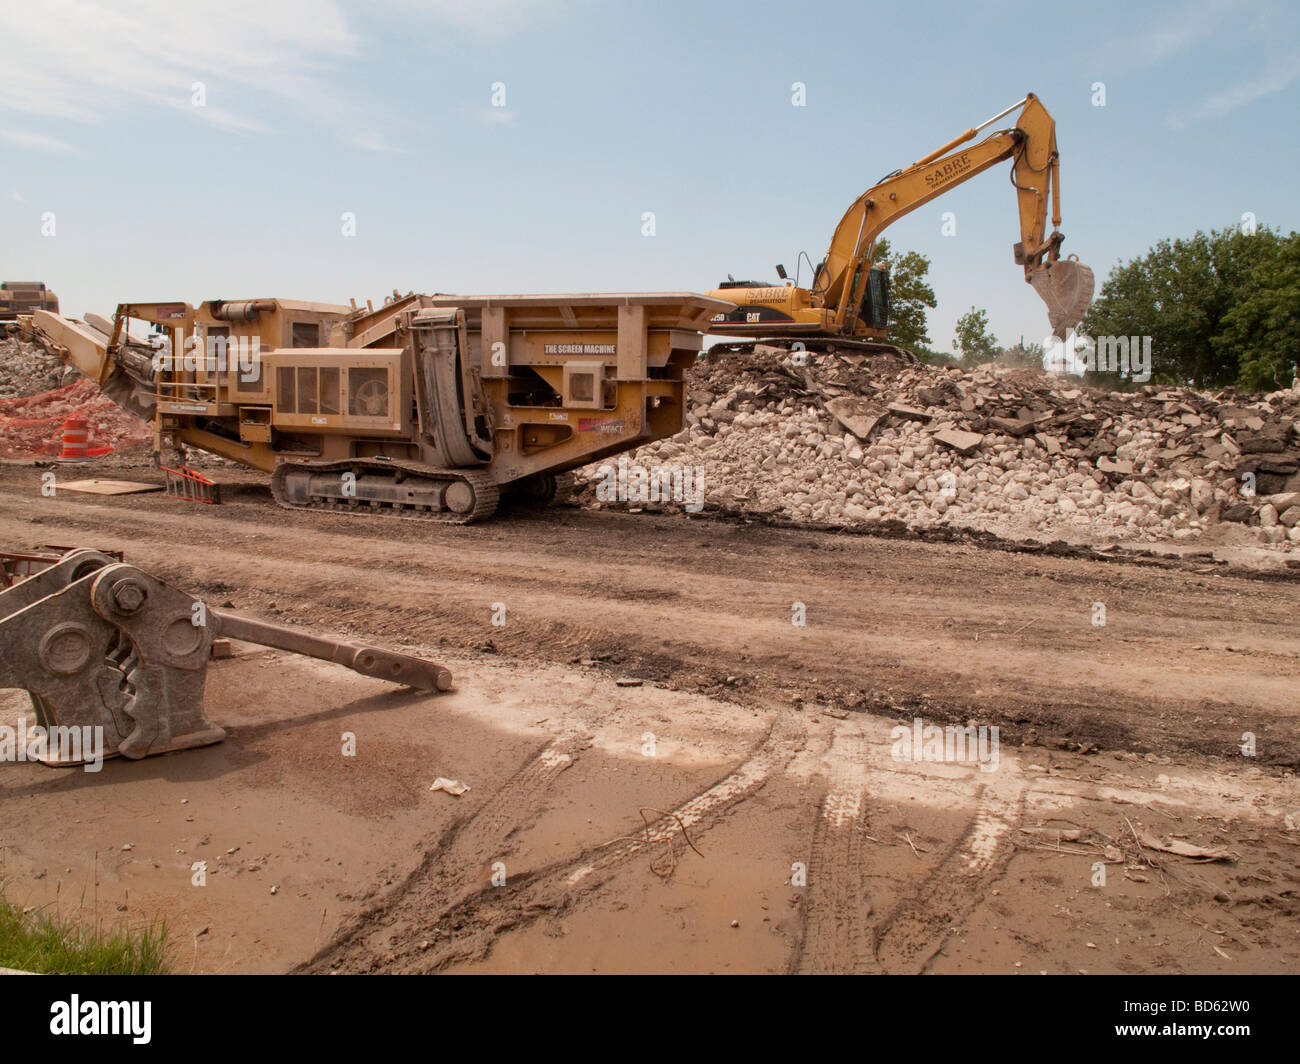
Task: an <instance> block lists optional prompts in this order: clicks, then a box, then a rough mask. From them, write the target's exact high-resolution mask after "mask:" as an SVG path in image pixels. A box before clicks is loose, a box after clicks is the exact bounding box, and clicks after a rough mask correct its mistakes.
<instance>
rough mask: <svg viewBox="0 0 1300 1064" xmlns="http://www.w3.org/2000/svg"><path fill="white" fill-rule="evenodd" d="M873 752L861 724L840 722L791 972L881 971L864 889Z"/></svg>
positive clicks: (815, 830) (815, 831)
mask: <svg viewBox="0 0 1300 1064" xmlns="http://www.w3.org/2000/svg"><path fill="white" fill-rule="evenodd" d="M869 756H870V751H869V749H868V745H867V740H866V737H865V736H863V735H862V733H861V729H860V727H859V726H857V725H848V724H842V725H841V726H840V727H839V728H837V729H836V731H835V734H834V736H833V737H832V739H831V746H830V749H829V751H828V752H827V755H826V757H827V759H828V761H829V762H830V764H829V772H828V776H829V779H828V781H827V787H826V792H825V794H824V795H823V796H822V800H821V804H820V806H819V807H818V811H817V821H816V824H815V826H814V827H813V840H812V852H811V854H810V856H809V859H808V883H809V888H810V889H809V891H808V905H807V909H806V910H805V925H804V934H803V937H802V939H801V940H800V943H799V945H798V947H797V949H796V952H795V954H794V956H793V957H792V958H791V960H790V966H789V970H790V971H791V972H799V973H808V974H821V975H828V974H836V973H843V974H848V973H871V972H878V971H879V970H880V968H879V965H878V964H877V963H876V959H875V939H874V937H873V935H872V930H871V927H870V918H871V910H872V905H871V898H870V896H869V895H868V894H867V892H866V891H865V890H864V889H863V885H864V883H865V880H866V870H867V862H868V859H867V856H866V855H865V854H864V852H863V845H864V843H865V841H866V840H865V839H864V837H863V836H864V834H865V832H866V828H867V825H866V822H865V819H866V818H865V813H866V797H867V784H868V779H869V772H868V766H867V760H868V758H869Z"/></svg>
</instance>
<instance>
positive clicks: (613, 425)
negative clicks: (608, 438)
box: [578, 417, 623, 432]
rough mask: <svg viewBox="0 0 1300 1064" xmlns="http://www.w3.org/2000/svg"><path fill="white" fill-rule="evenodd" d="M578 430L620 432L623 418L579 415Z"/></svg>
mask: <svg viewBox="0 0 1300 1064" xmlns="http://www.w3.org/2000/svg"><path fill="white" fill-rule="evenodd" d="M578 431H579V432H622V431H623V419H622V418H621V417H580V418H578Z"/></svg>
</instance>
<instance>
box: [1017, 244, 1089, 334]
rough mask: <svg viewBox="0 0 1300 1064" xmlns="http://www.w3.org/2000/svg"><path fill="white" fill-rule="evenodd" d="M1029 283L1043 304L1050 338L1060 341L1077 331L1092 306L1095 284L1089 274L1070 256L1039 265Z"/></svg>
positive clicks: (1080, 263)
mask: <svg viewBox="0 0 1300 1064" xmlns="http://www.w3.org/2000/svg"><path fill="white" fill-rule="evenodd" d="M1029 283H1030V284H1031V285H1033V286H1034V291H1035V292H1037V293H1038V294H1039V295H1040V296H1041V297H1042V299H1043V302H1044V303H1046V304H1047V320H1048V321H1049V322H1050V323H1051V326H1052V335H1053V336H1054V337H1055V338H1056V339H1058V340H1062V341H1063V340H1064V339H1065V334H1066V333H1068V332H1069V331H1070V330H1072V329H1077V328H1078V326H1079V322H1081V321H1083V316H1084V315H1085V314H1087V313H1088V307H1089V306H1091V305H1092V290H1093V285H1094V284H1095V283H1096V279H1095V278H1094V277H1093V274H1092V270H1091V269H1089V268H1088V267H1087V266H1085V265H1084V264H1083V263H1082V262H1080V261H1079V260H1078V259H1077V258H1074V257H1073V256H1072V257H1070V258H1068V259H1058V260H1057V261H1056V262H1045V263H1043V265H1041V266H1039V267H1038V268H1037V269H1036V270H1034V271H1033V272H1032V273H1031V274H1030V275H1029Z"/></svg>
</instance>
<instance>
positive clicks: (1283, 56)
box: [0, 0, 1300, 349]
mask: <svg viewBox="0 0 1300 1064" xmlns="http://www.w3.org/2000/svg"><path fill="white" fill-rule="evenodd" d="M4 24H5V26H6V30H7V33H6V38H5V49H4V52H5V58H4V62H3V65H0V249H2V251H0V275H2V276H0V279H8V278H13V279H41V280H45V281H46V282H47V283H48V284H50V285H51V287H53V288H54V289H55V290H56V291H57V292H58V294H59V295H60V297H61V299H62V301H63V309H64V312H65V313H71V314H76V315H80V314H82V313H83V312H85V311H87V310H95V311H99V312H101V313H109V312H111V310H112V308H113V307H114V306H115V305H116V304H117V303H118V302H119V301H124V300H140V301H144V300H162V299H182V300H187V301H190V302H197V301H199V300H203V299H212V298H225V299H234V298H242V297H248V296H266V295H279V296H286V297H293V298H304V299H319V300H325V301H336V302H346V301H347V299H348V297H350V296H355V297H357V298H358V299H366V298H372V299H375V300H376V301H378V299H379V298H380V297H382V296H383V295H384V293H386V292H389V291H391V290H392V289H393V288H400V289H401V290H402V291H406V290H408V289H415V290H417V291H428V292H432V291H444V292H545V291H629V290H660V291H662V290H680V289H689V290H696V291H702V290H707V289H709V288H712V287H714V286H715V285H716V284H717V282H718V281H720V280H721V279H722V278H724V277H725V276H726V274H727V273H728V272H730V273H734V274H735V275H736V276H737V277H743V278H750V277H753V278H757V279H768V278H771V277H773V276H774V270H773V268H772V267H773V264H775V263H777V262H783V263H785V264H786V265H787V267H789V268H790V269H791V273H792V275H793V267H794V264H795V258H796V255H797V254H798V252H799V251H800V250H805V251H807V252H808V254H809V256H810V257H811V258H812V260H813V261H814V262H816V261H817V260H818V259H819V258H820V256H821V255H822V253H823V252H824V251H825V248H826V244H827V242H828V240H829V238H830V235H831V232H832V230H833V228H834V226H835V224H836V222H837V221H838V220H839V217H840V215H841V214H842V213H843V211H844V209H845V208H846V207H847V206H848V205H849V203H850V202H852V200H853V199H854V198H855V197H856V196H857V195H858V194H859V193H861V192H862V191H863V190H864V189H865V188H867V187H868V186H870V185H871V184H872V183H874V182H875V181H876V180H877V179H879V178H880V177H881V176H883V175H884V174H886V173H888V172H889V171H891V170H894V169H896V168H898V167H900V166H905V165H907V164H909V163H911V162H913V161H914V160H915V159H917V158H918V157H920V156H921V155H923V154H925V153H927V152H928V151H930V150H931V149H933V148H936V147H938V146H939V145H940V144H942V143H943V142H945V141H946V140H948V139H949V138H951V137H952V136H954V135H956V134H958V133H960V132H961V131H962V130H964V129H966V128H967V127H968V126H971V125H974V124H976V123H978V122H981V121H983V120H984V119H986V118H988V117H990V116H991V115H993V114H995V113H996V112H998V111H1000V110H1002V109H1003V108H1004V107H1005V106H1007V105H1008V104H1011V103H1013V102H1015V101H1016V100H1018V99H1020V98H1021V97H1022V96H1023V95H1024V93H1025V92H1026V91H1033V92H1036V93H1037V94H1038V95H1039V96H1040V97H1041V98H1042V99H1043V101H1044V103H1046V105H1047V107H1048V108H1049V110H1051V111H1052V113H1053V114H1054V116H1055V117H1056V120H1057V137H1058V142H1059V146H1060V151H1061V157H1062V161H1061V177H1062V215H1063V221H1062V226H1061V228H1062V231H1063V232H1064V233H1065V234H1066V238H1067V239H1066V243H1065V251H1066V252H1067V253H1074V254H1077V255H1079V257H1080V258H1081V259H1082V260H1083V261H1085V262H1087V263H1089V264H1090V265H1092V266H1093V267H1094V268H1095V269H1096V270H1097V274H1098V282H1099V283H1100V281H1101V279H1102V278H1103V277H1104V276H1105V273H1106V271H1107V270H1108V269H1109V268H1110V267H1111V266H1112V265H1113V264H1114V263H1115V262H1116V261H1117V260H1120V259H1127V258H1130V257H1133V256H1136V255H1140V254H1142V253H1144V252H1145V251H1146V249H1147V248H1148V247H1149V246H1150V245H1151V244H1152V243H1153V242H1154V241H1156V240H1158V239H1160V238H1162V237H1166V236H1180V235H1190V234H1191V233H1192V232H1193V231H1194V230H1196V229H1197V228H1203V229H1208V228H1211V227H1213V228H1222V227H1226V226H1231V225H1235V224H1239V222H1240V220H1241V217H1242V215H1243V214H1244V213H1245V212H1253V214H1254V215H1255V216H1256V217H1257V218H1258V221H1259V223H1260V224H1261V225H1272V226H1276V227H1279V228H1281V229H1282V230H1284V231H1290V230H1292V229H1294V228H1296V227H1297V225H1296V223H1297V214H1298V213H1300V211H1298V210H1297V196H1296V192H1295V189H1296V187H1297V174H1298V173H1300V158H1298V156H1300V149H1298V148H1297V138H1296V127H1297V120H1296V111H1297V102H1298V101H1297V85H1298V84H1300V9H1297V7H1296V5H1294V4H1292V3H1289V2H1286V0H1238V2H1233V0H1171V2H1160V3H1149V4H1134V3H1108V2H1101V3H1089V4H1075V5H1061V7H1060V8H1054V7H1051V6H1049V5H1044V4H1042V3H1012V2H1002V3H998V2H994V3H984V4H978V5H977V4H969V3H961V4H928V3H921V2H915V3H911V4H857V3H832V4H812V3H808V4H790V3H765V2H761V0H748V2H745V3H733V2H719V3H703V2H699V3H691V2H681V3H679V2H664V3H653V4H647V3H625V2H617V0H611V2H605V3H599V2H594V0H589V2H580V0H574V2H564V0H477V2H468V0H465V2H462V0H431V2H428V3H417V2H414V0H377V2H371V3H366V4H350V3H342V2H336V0H286V2H279V0H263V2H260V3H254V2H249V0H222V2H220V3H206V2H197V3H185V2H177V0H167V2H163V0H140V2H123V3H117V4H113V3H94V2H74V0H42V2H41V3H39V4H28V5H22V6H21V7H20V5H17V4H7V5H6V11H5V15H4ZM195 82H202V83H203V86H204V88H203V92H204V102H205V106H203V107H197V106H194V104H193V100H194V89H193V86H194V83H195ZM795 82H802V83H803V84H804V85H805V86H806V106H803V107H795V106H792V102H791V99H792V85H793V84H794V83H795ZM1096 82H1103V83H1104V85H1105V94H1106V105H1105V106H1104V107H1098V106H1094V105H1093V97H1094V90H1093V85H1094V83H1096ZM496 83H500V84H501V85H503V86H504V90H505V107H494V106H493V86H494V84H496ZM498 98H499V97H498ZM999 124H1000V123H999ZM1006 169H1007V168H1006V166H998V167H996V168H994V169H993V170H990V171H988V172H987V173H985V174H983V175H981V176H979V177H976V178H974V179H972V180H971V181H969V182H967V183H966V184H965V185H963V186H961V187H960V188H958V189H957V190H955V191H953V192H951V193H949V194H948V195H946V196H943V197H940V198H939V199H938V200H936V201H934V202H932V203H931V204H928V205H927V206H925V207H923V208H921V209H920V210H918V211H916V212H915V213H913V214H912V215H910V216H908V217H907V218H905V219H903V220H901V221H900V222H899V223H897V224H896V225H895V226H893V227H892V228H891V229H890V230H889V231H888V232H887V234H886V235H887V236H888V237H889V239H890V241H891V242H892V243H893V244H894V246H895V247H896V248H905V249H915V250H918V251H921V252H923V253H925V254H926V255H928V256H929V257H930V259H931V260H932V262H933V266H932V270H931V279H932V282H933V285H934V288H935V290H936V293H937V295H938V299H939V307H938V310H937V311H935V312H933V313H932V314H931V316H930V324H931V330H930V331H931V337H932V339H933V340H934V342H935V346H936V347H939V348H943V349H948V348H950V346H951V342H952V335H953V325H954V323H955V321H956V319H957V317H958V315H959V314H961V313H962V312H964V311H965V310H966V309H967V308H968V307H970V306H971V305H972V304H973V305H976V306H980V307H984V308H987V309H988V311H989V314H990V325H991V328H992V331H993V332H994V333H995V334H996V335H997V336H998V337H999V339H1001V340H1002V341H1004V342H1012V341H1014V340H1015V339H1017V338H1018V337H1019V336H1021V335H1024V336H1025V337H1026V339H1029V340H1041V339H1042V338H1043V336H1044V334H1045V333H1046V332H1047V327H1046V316H1045V314H1044V313H1043V308H1042V304H1041V303H1040V302H1039V301H1038V299H1037V297H1036V296H1034V294H1033V293H1032V292H1031V291H1030V289H1029V288H1028V286H1027V285H1025V284H1024V281H1023V275H1022V272H1021V271H1020V269H1019V268H1018V267H1016V266H1015V265H1014V264H1013V262H1012V258H1011V245H1012V243H1013V242H1014V241H1015V240H1016V239H1017V238H1018V234H1017V222H1016V213H1015V198H1014V192H1013V190H1012V189H1011V188H1010V186H1009V184H1008V182H1007V177H1006V173H1005V171H1006ZM647 211H652V212H654V216H655V235H654V236H651V237H647V236H643V235H642V228H643V225H642V216H643V214H644V212H647ZM945 211H952V212H954V213H955V214H956V218H957V233H956V235H955V236H949V237H945V236H943V235H941V233H940V226H941V215H942V213H943V212H945ZM46 212H53V215H54V225H55V235H53V236H43V235H42V216H43V215H45V213H46ZM344 212H351V213H352V214H353V215H354V216H355V226H356V235H355V236H344V235H343V234H342V228H343V222H342V220H341V219H342V215H343V214H344ZM805 272H806V271H805Z"/></svg>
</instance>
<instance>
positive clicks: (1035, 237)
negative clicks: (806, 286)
mask: <svg viewBox="0 0 1300 1064" xmlns="http://www.w3.org/2000/svg"><path fill="white" fill-rule="evenodd" d="M1017 108H1020V109H1021V110H1020V114H1019V116H1018V117H1017V119H1016V125H1015V126H1014V127H1013V128H1011V129H1003V130H999V131H997V132H994V133H991V134H989V135H988V136H987V137H985V138H984V139H983V140H982V141H980V142H978V143H977V144H973V145H970V146H969V147H967V146H966V145H968V144H970V142H971V141H973V140H974V139H975V138H976V136H978V135H979V133H980V131H981V130H983V129H986V128H987V127H988V126H991V125H992V124H993V123H994V122H996V121H998V120H999V119H1001V118H1003V117H1005V116H1006V115H1008V114H1010V113H1011V112H1012V111H1014V110H1016V109H1017ZM1006 159H1011V160H1012V168H1011V183H1012V185H1013V186H1014V187H1015V190H1016V199H1017V201H1018V206H1019V213H1020V241H1019V242H1018V243H1017V244H1016V245H1015V249H1014V250H1015V261H1016V263H1017V264H1019V265H1022V266H1023V267H1024V270H1025V280H1026V281H1028V282H1029V283H1030V284H1031V285H1033V286H1034V290H1035V291H1037V292H1038V294H1039V295H1040V296H1042V298H1043V299H1044V301H1045V302H1046V303H1047V307H1048V318H1049V320H1050V321H1051V324H1052V329H1053V332H1054V334H1055V335H1057V336H1058V337H1060V338H1064V336H1065V332H1066V331H1067V330H1068V329H1072V328H1074V327H1075V326H1077V325H1078V323H1079V321H1080V320H1081V319H1082V317H1083V315H1084V313H1085V312H1086V311H1087V309H1088V305H1089V304H1090V303H1091V302H1092V291H1093V274H1092V271H1091V270H1090V269H1089V268H1088V267H1086V266H1083V265H1081V264H1080V263H1078V262H1077V261H1075V260H1070V259H1067V260H1061V258H1060V246H1061V241H1062V240H1063V239H1064V237H1063V236H1062V234H1061V233H1060V232H1059V230H1058V228H1057V227H1058V226H1059V225H1060V224H1061V196H1060V156H1059V155H1058V153H1057V150H1056V122H1055V121H1054V120H1053V118H1052V116H1051V115H1050V114H1049V113H1048V111H1047V108H1046V107H1044V106H1043V104H1042V101H1041V100H1039V99H1038V97H1037V96H1035V95H1034V94H1033V93H1029V94H1028V95H1026V96H1025V98H1024V99H1023V100H1021V101H1019V102H1018V103H1015V104H1012V106H1010V107H1008V108H1007V109H1006V110H1004V111H1001V112H999V113H998V114H996V115H994V116H993V117H992V118H990V119H989V120H988V121H986V122H983V123H981V124H980V125H978V126H975V127H973V128H971V129H968V130H966V132H965V133H962V134H961V135H960V136H958V137H955V138H953V139H952V140H950V141H949V142H948V143H947V144H945V145H943V146H942V147H941V148H937V149H935V150H934V151H932V152H931V153H930V154H929V155H926V156H924V157H923V158H921V159H918V160H917V161H916V162H914V163H913V164H912V165H911V166H909V167H907V168H906V169H904V170H899V171H896V172H895V173H892V174H890V175H889V176H888V177H886V178H884V179H883V180H882V181H880V182H878V183H877V184H875V185H873V186H872V187H871V188H869V189H867V191H866V192H864V193H863V194H862V195H861V196H859V197H858V198H857V199H856V200H855V201H854V203H853V205H852V206H851V207H849V209H848V210H847V211H846V212H845V213H844V217H843V218H841V219H840V223H839V225H838V226H836V227H835V233H834V235H833V236H832V238H831V243H830V248H829V249H828V250H827V252H826V257H825V259H824V260H823V261H822V263H821V265H820V266H819V267H818V269H817V271H816V276H815V278H814V282H813V289H812V296H813V298H814V300H818V299H820V302H821V304H822V306H823V307H824V308H826V309H827V310H830V311H833V312H834V315H835V316H834V323H835V331H836V332H838V333H840V334H842V335H848V334H851V333H852V331H853V324H854V322H853V318H854V316H855V315H856V313H857V308H858V307H859V306H860V305H861V301H862V294H863V288H864V287H865V285H866V282H867V273H868V270H869V269H870V266H871V260H872V252H873V249H874V245H875V241H876V238H877V237H878V236H879V235H880V234H881V233H882V232H883V231H884V230H885V229H886V228H887V227H888V226H889V225H891V224H892V223H893V222H894V221H895V220H897V219H898V218H901V217H902V216H903V215H905V214H908V213H910V212H911V211H914V210H916V209H917V208H918V207H921V206H923V205H924V204H926V203H929V202H930V201H931V200H933V199H936V198H937V197H939V196H942V195H943V194H944V193H945V192H948V191H949V190H950V189H953V188H956V187H957V186H958V185H960V184H962V183H964V182H966V181H968V180H970V179H971V178H972V177H974V176H975V175H976V174H979V173H982V172H983V171H985V170H987V169H989V167H991V166H995V165H996V164H998V163H999V162H1003V161H1004V160H1006ZM1049 198H1050V201H1051V212H1052V231H1051V233H1050V234H1049V233H1048V232H1047V212H1048V201H1049Z"/></svg>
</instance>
